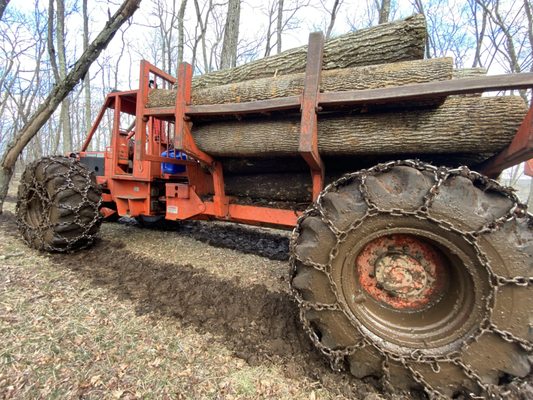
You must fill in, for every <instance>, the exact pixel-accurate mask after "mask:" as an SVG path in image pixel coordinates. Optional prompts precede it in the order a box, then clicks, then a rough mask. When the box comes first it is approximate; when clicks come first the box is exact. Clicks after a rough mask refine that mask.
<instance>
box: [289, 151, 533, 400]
mask: <svg viewBox="0 0 533 400" xmlns="http://www.w3.org/2000/svg"><path fill="white" fill-rule="evenodd" d="M397 166H408V167H411V168H415V169H416V170H418V171H427V172H430V173H431V174H432V175H433V177H434V183H433V185H432V186H431V187H430V188H429V190H428V192H427V193H426V194H425V195H424V196H423V199H422V203H421V204H420V205H419V206H418V208H417V209H416V210H414V211H407V210H402V209H398V208H394V209H380V208H379V207H378V206H377V205H376V204H375V203H374V202H373V201H372V198H371V196H370V194H369V189H368V186H367V178H368V177H369V176H374V175H378V174H382V173H385V172H388V171H390V170H391V169H392V168H394V167H397ZM452 177H465V178H468V179H470V180H471V181H472V182H473V184H474V185H476V186H477V187H481V188H482V189H483V190H492V191H496V192H498V193H500V194H502V195H503V196H505V197H507V198H508V199H510V200H511V202H512V206H511V207H510V209H509V210H508V212H507V213H506V214H505V215H503V216H501V217H499V218H495V219H494V220H492V221H489V222H488V223H486V224H485V225H483V226H482V227H480V228H479V229H477V230H474V231H466V230H462V229H460V228H459V227H457V226H455V225H454V224H453V223H451V222H449V221H446V220H443V219H437V218H435V217H434V216H432V215H430V212H429V210H430V208H431V206H432V205H433V202H434V200H435V199H436V198H437V196H438V194H439V192H440V190H441V187H442V185H443V184H444V183H445V182H446V181H447V180H449V179H450V178H452ZM348 184H358V187H359V192H360V193H361V196H362V199H363V201H364V202H365V204H366V206H367V208H366V212H365V213H364V214H363V215H362V216H361V217H360V218H358V219H357V220H355V221H354V222H353V223H352V224H351V225H350V226H349V227H348V228H347V229H346V230H344V231H342V230H339V229H338V228H337V227H336V226H335V224H334V223H333V221H331V220H330V219H329V218H328V217H327V212H326V211H325V210H324V208H323V206H322V200H323V198H324V196H325V195H327V194H328V193H330V192H334V191H337V190H338V189H340V188H342V187H344V186H346V185H348ZM526 209H527V208H526V206H525V205H523V204H522V203H520V201H519V200H518V198H517V197H516V195H515V194H514V192H513V190H512V189H511V188H507V187H503V186H500V185H499V183H498V182H496V181H494V180H492V179H489V178H487V177H485V176H483V175H481V174H479V173H477V172H475V171H471V170H470V169H469V168H467V167H459V168H446V167H435V166H433V165H431V164H428V163H424V162H421V161H419V160H403V161H391V162H388V163H381V164H378V165H376V166H374V167H372V168H370V169H363V170H360V171H358V172H354V173H350V174H346V175H344V176H343V177H341V178H340V179H338V180H337V181H335V182H332V183H330V184H329V185H328V186H327V187H326V188H325V189H324V190H323V191H322V192H321V193H320V195H319V196H318V198H317V201H316V202H315V203H314V204H313V205H311V206H310V207H309V208H308V210H306V211H305V212H304V213H303V214H302V215H301V216H300V218H299V220H298V223H297V226H296V228H295V229H294V231H293V233H292V236H291V245H290V260H289V262H290V265H291V268H292V273H291V279H290V286H291V291H292V293H293V294H294V296H295V298H296V301H297V302H298V303H299V306H300V319H301V320H302V323H303V326H304V329H305V331H306V332H307V333H308V335H309V337H310V338H311V341H312V342H313V343H314V344H315V346H316V347H317V348H318V349H319V350H320V351H321V352H322V353H323V354H325V355H326V356H327V357H329V359H330V363H331V365H332V367H333V368H334V369H335V370H340V369H342V368H341V366H342V365H344V364H345V361H344V360H345V359H346V357H347V356H349V355H351V354H353V353H354V352H355V351H357V350H358V349H360V348H362V347H365V346H372V347H373V348H374V349H376V350H377V351H378V352H379V353H380V354H381V355H382V357H383V362H382V373H383V378H382V380H383V384H384V386H385V387H387V388H390V389H392V387H391V385H390V376H389V374H390V370H389V367H390V361H394V362H397V363H399V364H400V365H402V366H403V367H404V368H405V369H406V370H407V371H408V372H409V373H410V375H411V376H412V378H413V380H414V381H415V382H416V383H418V384H419V385H420V386H421V387H422V388H424V390H425V392H426V393H427V394H428V396H429V397H430V398H431V399H442V398H446V396H445V395H444V394H443V393H441V392H440V391H439V390H437V389H435V388H434V387H432V385H431V384H430V383H429V382H428V381H427V380H426V379H425V377H424V376H423V374H422V373H421V372H419V371H418V370H416V369H415V368H414V365H416V364H424V365H427V366H429V367H430V368H431V369H432V371H433V372H434V373H440V371H441V365H440V363H451V364H454V365H456V366H458V367H459V368H460V369H461V370H462V371H463V373H464V374H465V376H466V377H468V378H469V379H471V380H472V381H473V382H475V384H477V385H478V386H479V388H480V389H481V391H482V392H483V393H484V394H485V395H487V396H488V395H490V396H493V395H494V394H495V393H499V392H498V389H497V388H496V387H493V385H487V384H486V383H484V382H483V380H482V379H481V377H480V376H479V374H477V373H476V372H475V371H474V370H473V368H471V367H470V366H469V365H467V364H466V363H465V362H464V361H463V360H462V359H461V357H460V356H461V352H462V351H464V350H465V349H466V348H468V347H469V345H470V344H471V343H473V342H475V341H477V340H478V339H479V338H480V337H481V335H483V334H484V333H485V332H489V331H490V332H494V333H496V334H498V335H499V336H500V337H502V339H503V340H505V341H507V342H511V343H516V344H517V345H519V346H521V347H522V348H523V349H525V350H526V351H528V352H530V351H532V349H533V345H532V343H531V342H528V341H527V340H524V339H521V338H518V337H516V336H515V335H513V334H512V333H510V332H507V331H504V330H501V329H499V328H497V327H496V326H495V325H494V324H493V323H492V321H491V316H492V313H493V308H494V301H495V297H496V294H497V290H498V287H500V286H503V285H517V286H529V285H531V284H532V283H533V277H523V276H515V277H509V278H508V277H503V276H500V275H498V274H496V273H495V272H494V270H493V268H492V266H491V263H490V260H489V258H488V256H487V255H486V254H485V253H484V252H483V250H482V249H481V247H480V246H479V244H478V238H479V237H481V236H482V235H486V234H489V233H492V232H495V231H497V230H498V229H500V228H501V227H502V226H503V225H504V224H505V223H506V222H508V221H511V220H513V219H516V218H527V219H528V223H529V224H531V220H532V219H533V218H532V216H531V215H530V214H528V213H527V211H526ZM376 215H390V216H392V217H398V216H404V217H411V218H416V219H418V220H426V221H429V222H431V223H433V224H435V225H437V226H438V227H439V228H440V229H442V230H444V231H448V232H452V233H454V234H456V235H459V236H460V237H461V238H462V239H463V240H464V241H465V242H466V243H468V244H469V245H470V246H472V247H473V248H474V249H475V253H476V255H477V259H478V261H479V263H480V264H481V265H482V266H483V267H484V268H485V270H486V271H487V273H488V276H489V278H488V282H487V283H488V285H490V287H491V292H490V293H489V294H488V295H487V296H486V297H485V303H484V304H485V308H484V317H483V318H482V320H481V321H480V323H479V327H478V329H477V330H476V332H474V333H473V334H471V335H470V336H469V338H467V340H465V341H464V342H463V344H462V345H461V347H460V349H459V350H457V349H455V350H453V351H450V352H449V353H447V354H443V355H438V356H436V355H433V354H430V352H429V351H423V350H421V349H415V350H413V351H412V352H411V353H410V354H402V353H400V352H399V351H398V352H393V351H391V350H389V349H388V348H385V347H384V346H383V345H382V344H381V343H379V342H377V341H373V340H371V339H369V338H367V335H366V334H365V331H364V330H363V329H361V322H360V321H358V320H357V319H356V318H355V316H353V314H352V313H351V312H349V311H348V310H347V309H346V306H345V305H344V302H342V301H340V295H339V290H338V288H337V284H336V282H335V281H334V279H333V278H332V276H331V269H332V263H333V261H334V260H335V258H336V256H337V254H338V252H339V247H340V246H341V244H342V243H343V242H344V241H345V240H346V238H347V237H348V236H349V234H350V233H351V232H352V231H354V230H356V229H357V228H358V227H359V226H360V225H361V224H362V223H363V222H364V221H365V220H366V219H368V218H371V217H374V216H376ZM309 216H314V217H318V218H320V219H321V221H322V222H323V223H324V225H325V226H326V227H328V229H329V230H330V231H331V232H332V233H333V235H334V236H335V238H336V243H335V245H334V246H333V247H332V248H331V250H330V252H329V257H328V263H327V265H322V264H318V263H314V262H311V261H310V260H301V259H300V258H299V256H298V255H297V252H296V243H297V239H298V237H299V234H300V231H301V223H302V221H303V220H304V219H305V218H307V217H309ZM298 263H301V264H304V265H306V266H309V267H312V268H315V269H317V270H318V271H320V272H321V273H324V274H326V275H327V277H328V280H329V283H330V288H331V290H332V292H333V294H334V296H335V299H336V304H335V305H334V304H328V305H325V304H315V305H312V303H311V302H309V301H306V300H304V299H303V297H302V294H301V293H300V292H299V291H298V290H297V289H296V288H294V286H293V279H294V277H295V275H296V269H297V265H298ZM308 309H313V310H330V311H333V312H343V313H344V315H345V316H346V317H347V318H348V319H349V320H350V322H351V324H352V325H353V326H354V328H355V329H356V330H357V331H358V333H359V335H360V337H361V338H362V339H360V341H359V342H357V343H356V344H355V345H352V346H347V347H345V348H343V349H330V348H328V347H327V346H325V345H324V344H323V343H322V342H321V341H320V338H319V335H318V333H317V331H316V330H315V329H314V328H313V327H312V326H311V323H310V322H309V320H308V319H307V317H306V312H305V311H306V310H308Z"/></svg>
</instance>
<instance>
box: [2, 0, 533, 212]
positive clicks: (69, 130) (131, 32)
mask: <svg viewBox="0 0 533 400" xmlns="http://www.w3.org/2000/svg"><path fill="white" fill-rule="evenodd" d="M118 6H119V2H118V1H104V0H93V1H89V0H34V1H27V0H11V1H10V0H0V88H1V89H0V154H1V153H2V152H3V151H4V150H5V147H6V145H7V143H8V142H9V141H10V140H11V139H12V138H13V136H14V135H15V133H16V132H17V131H18V130H20V128H21V127H22V126H23V125H24V124H25V123H26V122H27V121H28V120H29V118H30V117H31V115H32V113H33V112H34V111H35V110H36V109H37V107H38V106H39V104H40V103H41V102H42V101H43V99H44V98H46V96H47V95H48V94H49V93H50V91H51V89H52V88H53V87H54V84H55V83H56V82H58V81H59V80H61V79H63V78H64V77H65V76H66V75H67V73H68V72H69V70H70V68H72V66H73V64H74V63H75V61H76V60H77V58H78V57H79V55H80V54H81V53H82V52H83V51H84V49H85V48H87V46H88V44H89V43H90V41H91V40H92V39H93V38H94V36H95V35H96V34H97V33H98V32H99V30H100V29H101V27H102V25H103V24H104V23H105V21H106V20H107V18H108V16H109V15H111V14H112V13H113V12H114V11H115V9H116V8H118ZM532 12H533V6H532V4H531V2H530V1H529V0H518V1H507V0H467V1H453V0H396V1H392V0H365V1H356V0H352V1H350V0H267V1H261V2H259V1H257V0H220V1H215V0H142V2H141V9H140V10H138V11H137V13H136V14H135V15H134V16H133V18H132V19H131V20H130V21H129V22H128V23H126V24H124V25H123V26H122V27H121V28H120V30H119V31H118V32H117V34H116V36H115V38H114V39H113V41H112V42H111V44H110V46H109V47H108V48H107V49H106V50H105V51H104V52H103V53H102V54H101V55H100V57H99V58H98V59H97V61H96V62H95V63H94V64H93V65H92V66H91V69H90V71H89V73H88V74H87V75H86V76H85V78H84V79H83V82H82V83H80V84H78V85H77V86H76V87H75V90H74V91H72V92H71V93H70V95H69V96H68V97H67V98H66V99H65V100H64V101H63V102H62V104H61V107H60V108H59V109H58V110H57V111H56V112H55V113H54V115H53V117H52V118H50V119H49V121H48V122H47V123H46V125H45V126H44V127H43V128H42V129H41V130H40V132H39V134H38V135H37V136H36V137H34V138H33V139H32V141H31V142H30V143H29V145H28V146H27V148H26V150H25V151H24V153H23V154H22V156H21V160H20V161H21V164H24V163H25V162H28V161H31V160H33V159H36V158H39V157H41V156H43V155H48V154H59V153H68V152H70V151H73V150H76V149H78V148H79V147H80V145H81V143H82V142H83V140H84V137H85V135H86V132H87V131H88V129H89V128H90V125H91V123H92V121H93V119H94V118H95V116H96V114H97V113H98V111H99V109H100V107H101V105H102V102H103V99H104V98H105V96H106V94H107V93H109V92H110V91H112V90H128V89H135V88H136V87H137V82H138V74H139V71H138V65H139V61H140V60H141V59H146V60H148V61H150V62H151V63H153V64H154V65H156V66H158V67H160V68H161V69H163V70H165V71H167V72H169V73H170V74H172V75H175V72H176V68H177V65H178V63H179V62H180V61H186V62H189V63H191V64H192V65H193V67H194V71H195V73H196V74H203V73H207V72H211V71H215V70H218V69H223V68H230V67H232V66H235V65H240V64H243V63H246V62H249V61H251V60H254V59H258V58H262V57H265V56H268V55H272V54H276V53H279V52H281V51H283V50H286V49H288V48H292V47H295V46H298V45H303V44H305V43H306V42H307V37H308V33H309V32H311V31H316V30H322V31H323V32H324V33H325V34H326V36H327V37H334V36H336V35H339V34H342V33H346V32H348V31H355V30H358V29H362V28H365V27H369V26H372V25H376V24H378V23H382V22H387V21H390V20H395V19H399V18H403V17H406V16H409V15H412V14H414V13H422V14H424V15H425V17H426V20H427V24H428V34H429V40H428V42H427V45H426V56H427V57H428V58H432V57H442V56H451V57H453V58H454V60H455V66H456V68H471V67H474V68H485V69H486V70H487V71H488V73H489V74H497V73H511V72H533V56H532V48H533V17H532ZM520 95H521V96H522V97H523V99H524V101H525V102H529V101H530V98H531V95H530V93H527V92H526V91H522V92H521V93H520ZM109 126H110V120H107V123H106V121H105V120H104V123H103V124H102V125H101V127H100V130H99V131H98V132H97V134H96V136H95V139H93V150H97V149H98V150H103V149H104V148H105V146H106V144H107V143H106V139H107V138H108V137H109ZM521 175H522V168H515V169H514V170H512V171H510V172H508V173H507V174H506V175H505V182H504V183H505V184H510V185H513V184H515V183H516V181H517V180H518V179H519V178H520V177H521ZM532 186H533V185H532ZM531 200H532V196H531V195H530V202H531Z"/></svg>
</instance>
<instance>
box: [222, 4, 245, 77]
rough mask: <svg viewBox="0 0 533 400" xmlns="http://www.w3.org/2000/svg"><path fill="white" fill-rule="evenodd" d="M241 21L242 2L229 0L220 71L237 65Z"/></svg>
mask: <svg viewBox="0 0 533 400" xmlns="http://www.w3.org/2000/svg"><path fill="white" fill-rule="evenodd" d="M240 20H241V0H229V2H228V14H227V15H226V26H225V28H224V41H223V42H222V53H221V54H220V69H227V68H233V67H235V65H237V44H238V41H239V22H240Z"/></svg>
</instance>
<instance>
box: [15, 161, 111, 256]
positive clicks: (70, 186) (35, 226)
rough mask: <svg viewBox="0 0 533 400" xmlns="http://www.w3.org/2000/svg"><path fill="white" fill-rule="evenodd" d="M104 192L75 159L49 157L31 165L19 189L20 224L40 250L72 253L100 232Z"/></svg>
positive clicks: (90, 174)
mask: <svg viewBox="0 0 533 400" xmlns="http://www.w3.org/2000/svg"><path fill="white" fill-rule="evenodd" d="M100 204H101V197H100V191H99V189H98V186H97V184H96V179H95V176H94V174H93V173H91V172H90V171H89V170H88V169H87V168H86V167H85V166H83V165H82V164H80V163H79V162H78V161H77V160H76V159H74V158H67V157H60V156H57V157H45V158H42V159H40V160H37V161H35V162H33V163H31V164H30V165H28V166H27V167H26V169H25V171H24V173H23V174H22V178H21V180H20V185H19V188H18V201H17V210H16V213H17V223H18V227H19V231H20V233H21V235H22V238H23V239H24V241H25V242H26V243H27V244H28V245H29V246H30V247H33V248H35V249H38V250H43V251H50V252H70V251H74V250H79V249H82V248H85V247H88V246H90V245H91V244H92V243H93V242H94V240H95V237H96V235H97V233H98V230H99V228H100V225H101V222H102V218H101V215H100V213H99V211H98V210H99V208H100Z"/></svg>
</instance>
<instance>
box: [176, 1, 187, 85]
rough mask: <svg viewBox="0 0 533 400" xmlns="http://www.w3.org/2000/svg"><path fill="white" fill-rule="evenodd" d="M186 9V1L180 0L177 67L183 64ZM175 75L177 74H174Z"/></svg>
mask: <svg viewBox="0 0 533 400" xmlns="http://www.w3.org/2000/svg"><path fill="white" fill-rule="evenodd" d="M186 8H187V0H181V4H180V8H179V11H178V60H177V61H178V65H179V64H180V63H181V62H183V43H184V38H185V34H184V30H183V21H184V19H185V9H186ZM176 75H177V74H176Z"/></svg>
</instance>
